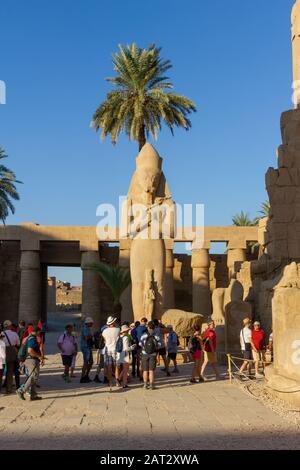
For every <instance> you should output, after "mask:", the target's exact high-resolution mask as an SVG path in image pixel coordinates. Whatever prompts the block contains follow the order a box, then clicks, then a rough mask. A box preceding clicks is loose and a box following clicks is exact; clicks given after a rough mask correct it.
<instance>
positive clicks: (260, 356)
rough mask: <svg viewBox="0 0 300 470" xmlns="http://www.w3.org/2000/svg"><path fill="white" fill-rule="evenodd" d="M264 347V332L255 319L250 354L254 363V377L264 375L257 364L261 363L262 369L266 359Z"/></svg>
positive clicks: (259, 377)
mask: <svg viewBox="0 0 300 470" xmlns="http://www.w3.org/2000/svg"><path fill="white" fill-rule="evenodd" d="M265 353H266V348H265V332H264V330H263V329H262V328H261V326H260V322H259V321H255V322H254V324H253V330H252V355H253V360H254V365H255V378H256V379H261V378H263V377H264V375H263V374H260V372H259V366H260V364H262V368H263V369H264V363H265V360H266V354H265Z"/></svg>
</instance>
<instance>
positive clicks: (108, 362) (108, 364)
mask: <svg viewBox="0 0 300 470" xmlns="http://www.w3.org/2000/svg"><path fill="white" fill-rule="evenodd" d="M106 325H107V328H105V330H103V332H102V336H103V338H104V342H105V348H104V363H105V368H106V373H107V379H108V384H109V388H110V390H111V389H112V371H113V369H114V368H115V367H116V359H117V352H116V346H117V341H118V338H119V334H120V328H118V327H117V318H115V317H108V319H107V322H106Z"/></svg>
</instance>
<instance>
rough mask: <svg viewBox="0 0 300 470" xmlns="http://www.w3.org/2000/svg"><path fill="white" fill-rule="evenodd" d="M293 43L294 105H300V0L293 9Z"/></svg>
mask: <svg viewBox="0 0 300 470" xmlns="http://www.w3.org/2000/svg"><path fill="white" fill-rule="evenodd" d="M292 45H293V80H294V90H295V93H294V105H295V108H299V107H300V0H297V1H296V3H295V5H294V7H293V10H292Z"/></svg>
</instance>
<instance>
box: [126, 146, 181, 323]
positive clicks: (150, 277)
mask: <svg viewBox="0 0 300 470" xmlns="http://www.w3.org/2000/svg"><path fill="white" fill-rule="evenodd" d="M174 210H175V209H174V203H173V201H172V198H171V194H170V191H169V187H168V185H167V182H166V179H165V176H164V174H163V172H162V159H161V158H160V156H159V155H158V153H157V152H156V150H155V149H154V148H153V147H152V145H150V144H145V145H144V147H143V148H142V150H141V151H140V153H139V155H138V157H137V159H136V171H135V172H134V174H133V176H132V179H131V183H130V187H129V191H128V196H127V209H126V214H127V217H126V219H127V230H126V232H127V236H128V237H129V238H131V239H132V242H131V248H130V273H131V281H132V308H133V314H134V320H139V319H140V318H141V317H142V316H145V315H148V316H149V317H150V318H161V315H162V313H163V311H162V308H163V296H164V276H165V271H166V256H165V251H166V248H165V242H164V239H166V238H173V237H174V220H175V216H174ZM123 228H124V227H123Z"/></svg>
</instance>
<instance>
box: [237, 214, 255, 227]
mask: <svg viewBox="0 0 300 470" xmlns="http://www.w3.org/2000/svg"><path fill="white" fill-rule="evenodd" d="M232 224H233V225H235V226H236V227H252V226H253V225H255V224H254V222H253V221H252V220H251V219H250V217H249V214H247V213H246V212H243V211H241V212H240V214H236V215H234V216H233V217H232Z"/></svg>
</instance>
